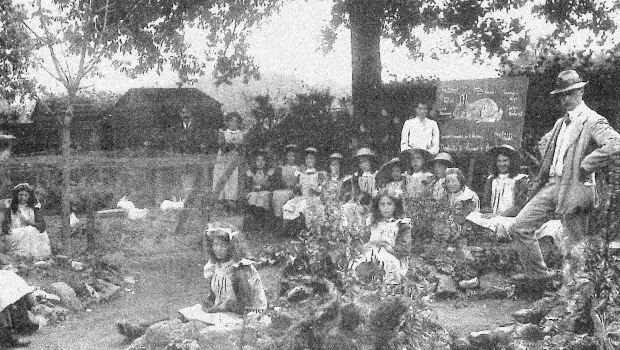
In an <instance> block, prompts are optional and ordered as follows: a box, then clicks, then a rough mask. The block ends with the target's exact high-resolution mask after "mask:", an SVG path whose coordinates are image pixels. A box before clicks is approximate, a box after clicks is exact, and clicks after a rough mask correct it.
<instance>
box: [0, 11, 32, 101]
mask: <svg viewBox="0 0 620 350" xmlns="http://www.w3.org/2000/svg"><path fill="white" fill-rule="evenodd" d="M25 18H26V17H25V13H24V10H23V7H21V6H18V5H15V4H13V1H12V0H1V1H0V97H2V98H5V99H7V100H9V101H11V100H13V99H14V98H15V97H16V96H18V95H19V93H20V92H21V93H24V92H28V91H30V90H31V89H32V87H33V86H32V84H31V83H30V82H29V81H28V80H27V79H26V77H25V73H26V70H27V68H28V65H29V57H30V52H31V51H30V50H31V43H30V39H29V37H28V33H27V31H26V29H25V28H24V27H23V26H22V21H23V20H25Z"/></svg>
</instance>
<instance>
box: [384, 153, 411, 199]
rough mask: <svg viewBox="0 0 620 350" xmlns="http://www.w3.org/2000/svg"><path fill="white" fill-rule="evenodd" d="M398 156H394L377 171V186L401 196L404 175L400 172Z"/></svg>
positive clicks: (400, 166)
mask: <svg viewBox="0 0 620 350" xmlns="http://www.w3.org/2000/svg"><path fill="white" fill-rule="evenodd" d="M401 164H402V163H401V160H400V159H399V158H394V159H392V160H390V161H389V162H387V163H385V164H383V165H382V166H381V168H379V171H378V172H377V188H378V189H379V190H382V189H384V188H385V189H387V190H390V191H393V192H394V193H396V195H397V196H398V197H402V194H403V192H404V188H405V176H404V174H403V173H402V165H401Z"/></svg>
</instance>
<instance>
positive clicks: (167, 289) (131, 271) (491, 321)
mask: <svg viewBox="0 0 620 350" xmlns="http://www.w3.org/2000/svg"><path fill="white" fill-rule="evenodd" d="M215 219H217V218H215ZM225 220H227V221H228V220H230V218H225ZM166 222H167V224H166V225H167V226H171V227H172V226H173V225H174V222H173V221H171V220H167V221H166ZM130 225H132V227H133V229H135V228H136V226H140V224H138V223H135V222H134V223H131V224H130ZM142 225H144V226H145V230H146V232H148V231H151V230H153V229H154V228H157V229H158V230H162V229H163V228H162V227H161V225H162V223H161V222H160V223H156V224H154V223H152V222H149V223H147V222H145V223H143V224H142ZM171 227H167V228H166V232H170V230H171ZM118 229H121V227H118ZM151 233H152V232H151ZM134 239H135V238H134ZM143 239H144V241H148V240H149V239H151V240H152V237H144V238H143ZM248 240H249V241H250V242H249V243H250V244H248V245H249V246H250V247H251V248H252V249H254V250H257V249H261V248H262V247H264V246H266V245H269V244H271V243H274V242H276V241H282V240H283V239H282V238H274V237H273V236H269V235H260V236H259V235H256V234H255V235H254V236H249V237H248ZM137 246H139V247H140V249H138V250H135V249H133V250H124V251H123V253H124V260H125V265H124V268H123V269H124V275H126V276H132V277H134V278H135V280H136V284H135V285H134V286H133V287H131V288H130V289H125V290H123V292H122V293H121V295H119V297H118V298H116V299H114V300H112V301H109V302H107V303H101V304H95V305H91V306H90V307H89V310H90V311H87V312H82V313H78V314H71V315H70V316H69V318H68V320H67V321H65V322H62V323H60V324H58V325H52V326H47V327H44V328H42V329H41V330H39V331H38V332H36V333H35V334H34V335H32V336H31V337H30V339H31V340H32V344H31V346H30V347H29V348H30V349H36V350H39V349H50V350H60V349H66V350H93V349H124V348H126V347H127V346H128V344H127V343H126V342H125V341H124V338H123V337H122V336H120V335H119V334H118V333H117V331H116V328H115V321H116V320H120V319H126V320H128V321H135V322H140V321H148V320H160V319H165V318H170V317H176V316H175V313H176V310H178V309H180V308H182V307H185V306H189V305H193V304H195V303H198V302H200V301H201V299H202V297H203V295H202V291H203V290H204V287H205V284H204V283H205V282H204V279H203V277H202V266H203V264H204V259H203V256H202V253H201V251H200V248H199V247H197V246H196V244H195V239H194V238H193V237H191V236H187V237H182V238H180V239H167V240H165V241H162V242H159V244H153V242H150V243H149V244H138V245H137ZM144 247H152V248H153V249H151V250H149V249H145V248H144ZM259 271H260V273H261V276H262V279H263V283H264V285H265V288H266V292H267V297H268V299H269V300H274V298H276V297H277V293H278V290H279V283H278V281H279V275H280V268H277V267H273V266H265V267H262V268H260V269H259ZM528 304H529V302H528V301H524V300H517V301H514V300H484V301H476V302H465V303H459V302H454V301H450V302H437V303H433V304H432V306H431V307H432V309H434V310H435V311H436V313H437V317H438V320H439V323H440V324H442V325H443V326H444V327H445V328H446V329H447V330H449V331H451V332H453V333H455V334H458V335H461V336H462V335H466V334H467V333H468V332H472V331H478V330H484V329H488V328H490V326H492V325H503V324H506V323H509V322H510V321H511V317H510V314H511V313H512V312H513V311H516V310H519V309H521V308H524V307H527V305H528Z"/></svg>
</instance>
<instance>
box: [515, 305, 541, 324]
mask: <svg viewBox="0 0 620 350" xmlns="http://www.w3.org/2000/svg"><path fill="white" fill-rule="evenodd" d="M547 313H548V311H546V310H544V309H542V308H533V309H521V310H518V311H515V312H514V313H513V314H512V318H513V319H514V320H515V321H517V322H519V323H534V324H538V322H540V320H542V319H543V317H545V315H546V314H547Z"/></svg>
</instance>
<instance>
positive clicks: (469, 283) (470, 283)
mask: <svg viewBox="0 0 620 350" xmlns="http://www.w3.org/2000/svg"><path fill="white" fill-rule="evenodd" d="M479 285H480V283H479V282H478V277H474V278H472V279H470V280H466V281H460V282H459V287H461V288H462V289H474V288H478V286H479Z"/></svg>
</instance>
